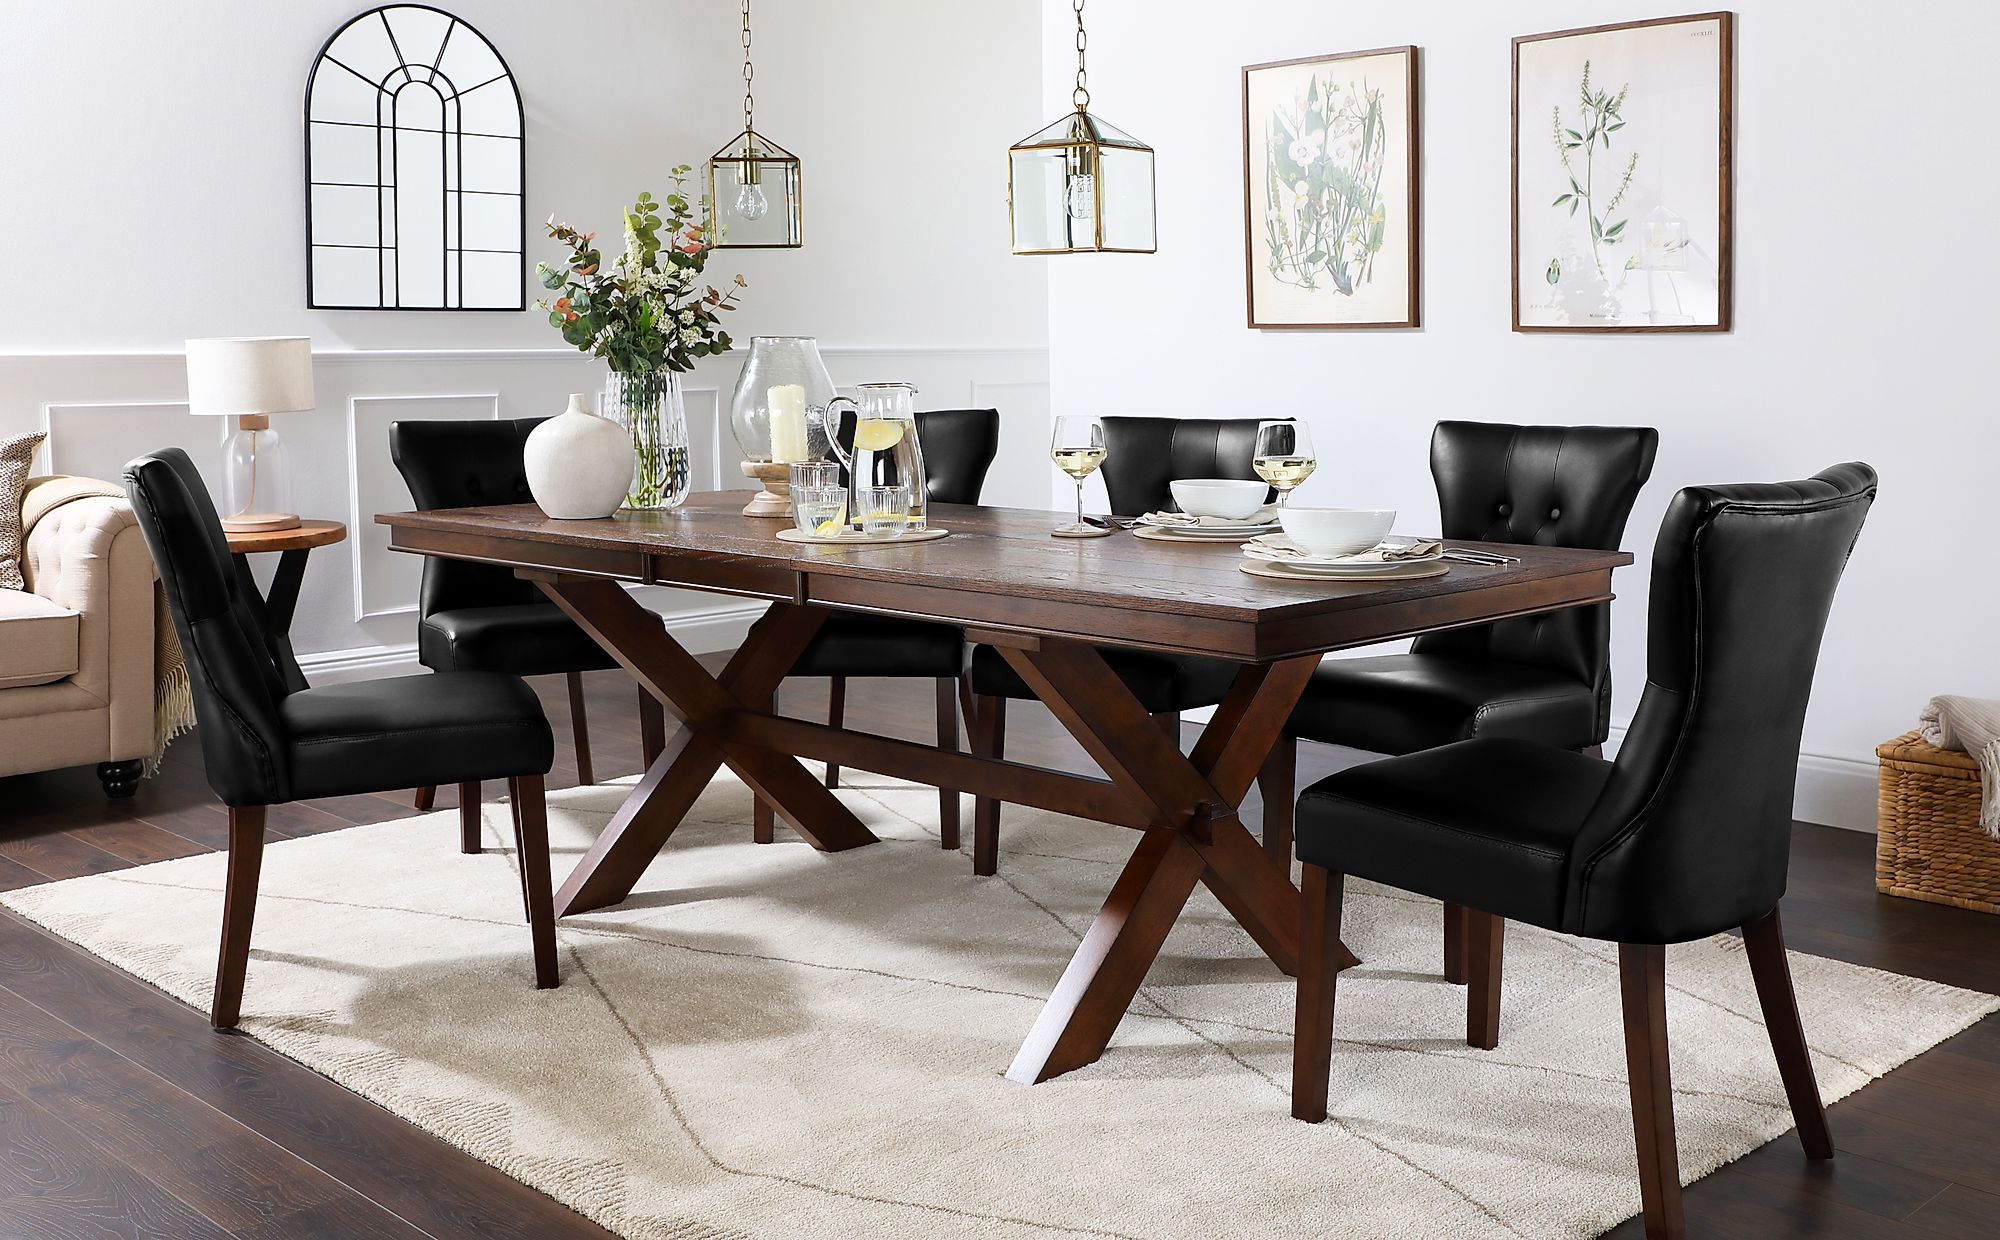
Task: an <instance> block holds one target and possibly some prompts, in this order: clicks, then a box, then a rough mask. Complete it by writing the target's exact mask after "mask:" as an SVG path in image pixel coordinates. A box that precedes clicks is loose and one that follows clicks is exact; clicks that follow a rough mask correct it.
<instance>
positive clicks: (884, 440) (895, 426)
mask: <svg viewBox="0 0 2000 1240" xmlns="http://www.w3.org/2000/svg"><path fill="white" fill-rule="evenodd" d="M901 442H903V424H902V423H901V422H890V421H887V420H885V419H882V418H870V419H868V420H867V421H865V422H860V423H857V424H856V425H855V428H854V446H855V447H857V448H866V449H867V450H868V451H870V452H886V451H888V450H889V449H890V448H893V447H895V446H896V445H897V444H899V443H901Z"/></svg>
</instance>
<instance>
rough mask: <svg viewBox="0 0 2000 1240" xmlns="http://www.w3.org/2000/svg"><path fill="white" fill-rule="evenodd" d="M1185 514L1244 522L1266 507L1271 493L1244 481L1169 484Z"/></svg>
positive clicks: (1193, 480) (1189, 480) (1191, 480)
mask: <svg viewBox="0 0 2000 1240" xmlns="http://www.w3.org/2000/svg"><path fill="white" fill-rule="evenodd" d="M1167 487H1168V489H1170V490H1171V491H1173V493H1174V502H1175V503H1176V504H1179V505H1180V506H1181V511H1182V512H1185V513H1187V514H1188V515H1189V516H1194V517H1221V518H1223V519H1224V520H1228V521H1241V520H1243V519H1244V518H1246V517H1248V516H1249V515H1250V514H1251V513H1254V512H1256V511H1257V510H1258V509H1259V508H1262V507H1263V506H1264V497H1265V496H1267V495H1269V494H1270V493H1271V489H1270V488H1269V487H1267V486H1265V485H1264V484H1263V483H1261V482H1255V481H1250V480H1247V479H1243V478H1176V479H1174V480H1173V481H1172V482H1169V483H1168V484H1167Z"/></svg>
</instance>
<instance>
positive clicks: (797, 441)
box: [764, 383, 806, 462]
mask: <svg viewBox="0 0 2000 1240" xmlns="http://www.w3.org/2000/svg"><path fill="white" fill-rule="evenodd" d="M764 403H765V404H766V405H768V406H769V407H770V410H771V459H772V460H773V461H780V462H792V461H803V460H805V459H806V389H805V387H804V385H803V384H798V383H784V384H780V385H778V386H777V387H774V388H770V389H768V390H767V391H766V392H765V393H764Z"/></svg>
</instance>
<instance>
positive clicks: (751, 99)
mask: <svg viewBox="0 0 2000 1240" xmlns="http://www.w3.org/2000/svg"><path fill="white" fill-rule="evenodd" d="M1077 20H1078V21H1082V20H1083V6H1082V4H1081V0H1079V3H1078V5H1077ZM755 76H756V70H755V69H753V68H751V66H750V0H743V128H744V129H746V130H750V129H755V128H756V126H755V125H754V124H752V123H751V120H750V113H751V110H752V109H753V108H754V107H755V106H756V104H757V99H756V96H754V95H752V94H751V93H750V82H751V79H752V78H753V77H755Z"/></svg>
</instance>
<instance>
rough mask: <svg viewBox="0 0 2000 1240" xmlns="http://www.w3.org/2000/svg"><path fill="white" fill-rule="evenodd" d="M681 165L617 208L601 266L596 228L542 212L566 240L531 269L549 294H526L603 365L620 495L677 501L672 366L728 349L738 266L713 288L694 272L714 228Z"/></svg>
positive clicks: (680, 459)
mask: <svg viewBox="0 0 2000 1240" xmlns="http://www.w3.org/2000/svg"><path fill="white" fill-rule="evenodd" d="M688 172H689V168H688V167H687V165H685V164H683V165H681V166H680V167H677V168H675V169H674V170H673V173H672V176H673V183H674V187H673V189H672V190H671V191H670V192H669V193H668V194H667V196H666V200H665V201H664V202H657V201H655V200H654V198H653V196H652V194H650V193H642V194H640V195H639V198H638V201H636V202H634V203H633V204H632V206H631V208H630V209H629V210H627V211H626V212H625V251H624V253H622V254H620V255H619V256H618V257H617V259H616V260H614V261H613V262H612V263H611V264H610V266H608V267H607V266H605V264H604V256H603V254H602V253H601V252H600V251H599V250H598V248H597V234H596V233H595V232H580V231H578V230H577V229H575V228H572V227H570V226H569V225H568V224H559V223H557V222H556V219H555V217H554V216H550V217H549V220H548V224H547V228H548V234H549V236H550V237H552V238H554V239H555V240H556V241H558V242H560V243H561V244H562V245H563V246H565V247H566V248H567V249H568V250H569V254H568V256H567V257H565V258H564V259H563V261H562V262H561V263H546V262H545V263H539V264H537V265H536V268H535V271H536V274H537V275H539V276H540V277H541V281H542V287H543V288H546V289H548V290H549V291H550V292H551V293H552V294H554V296H552V297H549V298H545V299H543V300H541V301H538V302H536V303H535V308H536V309H538V310H546V311H548V315H549V326H551V327H553V328H555V329H556V330H557V331H559V332H561V333H562V338H563V339H564V340H565V341H566V342H568V343H569V344H571V345H573V346H574V347H575V348H576V349H578V350H579V351H581V352H584V353H588V354H590V355H591V356H593V357H601V358H603V359H604V361H605V363H606V364H607V365H609V366H610V368H611V373H610V375H609V377H608V378H607V379H606V382H605V385H604V401H603V407H602V410H601V412H602V413H603V414H604V416H606V417H608V418H611V419H613V420H614V421H617V422H618V423H619V424H620V425H622V426H624V427H625V430H626V432H627V433H628V434H630V435H631V437H632V449H633V453H634V455H635V456H636V457H637V463H636V464H635V466H634V467H633V470H632V485H631V488H630V489H629V491H628V492H627V494H626V496H625V507H627V508H635V509H660V508H677V507H679V506H680V505H681V504H682V503H683V502H685V501H686V499H687V496H688V482H689V478H688V435H687V413H686V408H685V406H684V405H683V403H682V396H681V376H682V375H684V374H686V373H687V372H688V371H690V370H692V369H693V368H694V364H695V362H696V361H697V360H698V359H700V358H704V357H711V356H714V355H715V354H718V353H726V352H728V351H729V347H730V340H729V333H728V332H726V331H724V330H723V329H722V316H723V315H724V314H725V313H727V312H729V311H730V310H733V309H735V301H736V295H737V293H738V291H739V290H741V289H743V288H744V287H746V285H745V283H744V280H743V277H742V276H737V277H735V279H734V280H733V281H732V282H731V286H730V288H729V291H728V292H726V293H725V292H722V291H721V290H719V289H717V288H715V287H714V286H713V285H711V284H708V283H706V282H705V281H704V280H703V278H702V272H703V270H704V269H705V268H706V267H707V266H708V256H709V252H710V251H711V249H712V248H713V245H712V242H713V237H712V235H711V230H710V229H709V221H708V212H707V210H706V208H705V207H704V208H701V209H697V207H696V205H695V202H694V200H693V199H692V198H690V197H689V196H688V194H687V174H688Z"/></svg>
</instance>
